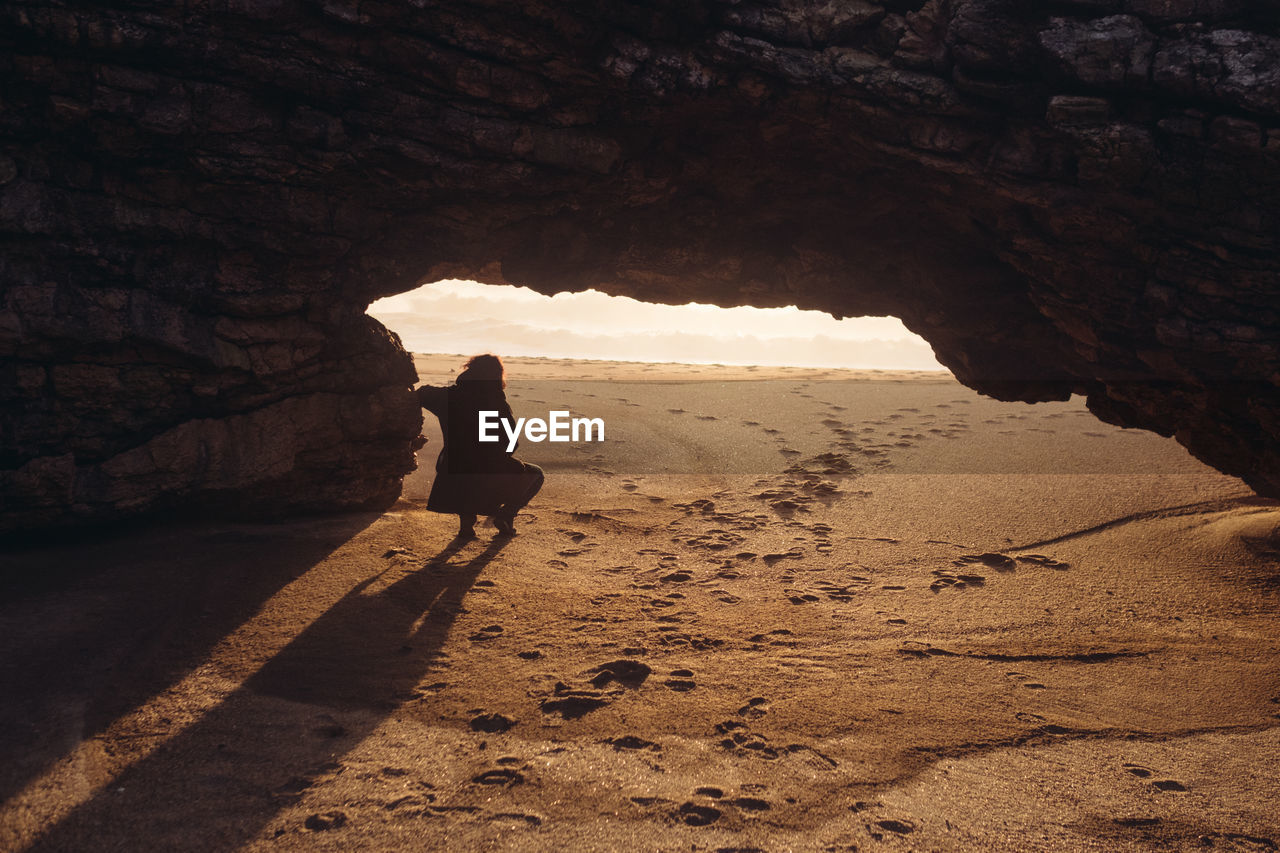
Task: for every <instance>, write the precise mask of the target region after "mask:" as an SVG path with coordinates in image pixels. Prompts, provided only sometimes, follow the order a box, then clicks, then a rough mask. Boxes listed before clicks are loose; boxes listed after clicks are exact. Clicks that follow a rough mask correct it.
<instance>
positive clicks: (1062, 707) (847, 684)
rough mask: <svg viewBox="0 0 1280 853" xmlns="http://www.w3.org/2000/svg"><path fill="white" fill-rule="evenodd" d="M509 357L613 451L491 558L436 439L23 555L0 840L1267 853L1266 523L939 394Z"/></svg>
mask: <svg viewBox="0 0 1280 853" xmlns="http://www.w3.org/2000/svg"><path fill="white" fill-rule="evenodd" d="M456 362H457V359H455V358H453V357H438V356H433V357H419V359H418V367H419V372H420V374H421V375H422V377H423V379H424V380H426V381H436V382H440V381H447V380H448V378H449V377H451V376H452V373H453V371H454V369H455V367H456ZM508 369H509V372H510V375H511V386H510V388H509V395H510V397H511V400H512V405H513V407H514V409H515V411H516V413H517V414H518V415H539V416H540V415H542V414H543V413H544V412H545V411H547V410H548V409H549V408H568V409H571V410H572V411H574V412H575V414H586V415H591V416H600V417H603V418H605V420H606V422H607V423H608V424H609V429H610V432H609V434H608V437H607V438H608V440H607V441H606V442H604V443H603V444H600V445H552V444H545V443H544V444H531V443H526V444H525V445H523V446H522V448H521V451H520V455H521V456H522V457H523V458H526V459H528V460H530V461H534V462H537V463H538V464H540V465H543V466H544V467H545V468H546V469H547V470H548V480H547V485H546V488H545V489H544V491H543V492H542V493H541V494H540V495H539V496H538V497H537V498H536V499H535V501H534V502H533V504H531V505H530V507H529V508H528V511H527V512H526V513H524V514H523V515H522V516H521V517H520V519H519V520H518V525H519V528H520V531H521V532H520V535H518V536H517V537H515V538H514V539H511V540H502V539H497V540H495V539H492V538H491V537H492V533H493V530H492V528H489V527H486V528H484V530H483V534H482V536H481V538H480V539H479V540H478V541H474V542H470V543H466V544H465V545H459V544H457V543H450V537H451V536H452V533H453V528H454V520H453V519H452V518H451V517H444V516H437V515H434V514H431V513H428V512H426V511H425V510H424V509H423V502H424V500H425V496H426V494H427V491H428V489H429V486H430V466H431V462H432V461H433V459H434V455H435V449H436V448H437V447H438V444H436V443H434V442H433V443H432V444H430V445H428V447H427V448H425V449H424V450H423V451H421V452H420V454H419V456H420V464H421V466H422V468H423V470H421V471H419V472H418V473H416V474H415V475H413V476H412V477H410V478H409V480H408V481H407V483H406V490H405V497H404V499H403V500H402V502H401V504H400V505H399V506H398V507H396V508H395V509H394V510H393V511H391V512H388V513H385V514H381V515H375V514H369V515H362V516H346V517H341V518H336V519H317V520H306V521H298V522H292V523H288V524H279V525H248V524H234V525H232V524H214V523H200V524H195V523H190V524H186V525H182V526H170V527H165V528H162V529H152V530H149V531H145V532H134V533H129V534H124V535H121V536H120V537H117V538H115V539H113V540H110V541H107V542H97V543H94V544H92V545H66V546H61V547H56V548H54V547H45V548H41V549H37V550H29V551H25V552H20V553H13V554H10V555H8V556H7V557H6V561H7V562H8V564H9V566H10V572H11V576H12V577H15V578H21V579H23V583H22V584H21V585H20V586H18V587H15V588H14V594H13V595H12V596H11V597H10V598H9V600H8V601H7V602H6V603H5V605H4V606H3V609H0V636H3V637H4V638H5V639H4V641H3V648H4V657H3V670H2V671H3V679H4V683H3V684H0V689H3V690H4V692H5V695H6V696H9V697H19V698H18V699H16V700H10V701H7V702H6V703H5V705H4V711H3V713H4V717H3V718H0V744H3V747H2V748H3V757H4V761H3V762H0V766H2V767H3V768H4V769H3V770H0V792H2V794H3V796H4V798H5V804H4V806H3V808H2V809H0V848H3V849H6V850H7V849H24V848H26V847H28V846H32V845H33V849H39V850H73V849H74V850H89V849H199V850H238V849H253V850H256V849H262V850H267V849H270V850H329V849H333V850H349V849H387V850H392V849H451V850H464V849H501V850H674V849H699V850H726V851H727V850H769V851H782V850H854V849H860V850H865V849H878V848H880V847H884V848H885V849H911V850H972V849H994V850H1035V849H1062V850H1117V849H1139V850H1169V849H1188V850H1252V849H1259V850H1262V849H1275V846H1276V845H1277V844H1280V785H1278V784H1277V781H1278V780H1277V776H1276V770H1275V768H1276V767H1277V766H1278V765H1280V736H1278V735H1277V733H1276V726H1277V724H1278V720H1280V704H1278V703H1280V629H1278V626H1277V623H1276V619H1275V613H1276V607H1277V604H1278V603H1280V584H1278V583H1277V578H1278V577H1280V566H1278V565H1277V553H1278V549H1280V537H1278V535H1277V528H1278V526H1280V511H1278V510H1277V506H1276V504H1275V502H1271V501H1263V500H1259V499H1257V498H1254V497H1252V496H1251V493H1250V492H1249V491H1248V490H1247V489H1245V488H1244V487H1243V486H1242V485H1241V484H1240V483H1239V482H1238V481H1237V480H1234V479H1232V478H1229V477H1226V476H1223V475H1221V474H1218V473H1216V472H1214V471H1212V470H1210V469H1208V468H1206V467H1204V466H1202V465H1200V464H1199V463H1197V462H1195V461H1194V460H1193V459H1191V458H1190V457H1189V456H1187V454H1186V453H1185V452H1184V451H1183V450H1182V449H1181V448H1180V447H1178V446H1177V445H1176V444H1174V443H1173V442H1172V441H1169V440H1165V439H1160V438H1158V437H1156V436H1153V435H1150V434H1146V433H1137V432H1133V431H1128V430H1120V429H1116V428H1113V427H1109V426H1107V425H1105V424H1101V423H1099V422H1098V421H1096V420H1094V419H1093V418H1092V417H1091V416H1089V415H1088V414H1087V412H1085V411H1084V410H1083V407H1082V406H1080V405H1078V404H1077V403H1076V402H1070V403H1061V404H1044V405H1039V406H1029V405H1023V404H1006V403H998V402H995V401H991V400H986V399H983V398H980V397H978V396H977V395H975V394H974V393H972V392H970V391H968V390H966V389H964V388H963V387H961V386H960V385H958V384H957V383H955V382H954V381H953V380H951V379H950V378H947V377H946V376H945V375H943V374H910V373H872V372H845V371H834V370H798V369H787V368H757V369H752V368H719V369H718V368H712V367H683V366H673V365H661V366H655V365H643V364H626V363H584V362H573V361H560V360H542V359H512V360H510V361H509V362H508ZM428 428H429V432H430V430H431V429H432V428H434V424H428ZM433 438H434V440H435V441H436V442H438V430H436V432H435V433H434V434H433ZM51 573H53V574H55V575H56V576H57V577H56V579H57V580H58V583H52V582H48V583H45V582H42V581H41V578H48V577H50V574H51Z"/></svg>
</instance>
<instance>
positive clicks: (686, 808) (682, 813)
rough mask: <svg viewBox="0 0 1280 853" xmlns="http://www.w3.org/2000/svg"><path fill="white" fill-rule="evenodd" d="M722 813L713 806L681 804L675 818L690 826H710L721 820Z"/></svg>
mask: <svg viewBox="0 0 1280 853" xmlns="http://www.w3.org/2000/svg"><path fill="white" fill-rule="evenodd" d="M721 814H722V812H721V811H720V810H719V809H717V808H714V807H712V806H700V805H698V804H697V803H694V802H687V803H683V804H681V806H680V808H678V809H676V811H675V817H676V819H677V820H682V821H684V822H685V823H687V824H688V825H689V826H708V825H710V824H712V823H715V822H716V821H717V820H719V819H720V816H721Z"/></svg>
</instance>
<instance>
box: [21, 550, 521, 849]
mask: <svg viewBox="0 0 1280 853" xmlns="http://www.w3.org/2000/svg"><path fill="white" fill-rule="evenodd" d="M504 545H505V540H495V541H493V542H492V543H490V544H489V545H488V546H487V547H485V548H484V549H483V550H481V551H479V552H478V553H474V554H473V555H471V556H469V557H467V558H465V559H464V558H461V557H460V554H459V552H460V550H461V548H462V547H463V546H462V543H456V542H455V543H450V545H449V546H447V547H446V548H445V549H443V550H442V551H441V552H440V553H439V554H437V555H436V556H435V557H432V558H431V559H430V560H428V561H427V562H426V564H425V565H424V566H423V567H422V568H420V569H417V570H414V571H411V572H409V573H408V574H406V575H405V576H404V577H403V578H401V579H399V580H396V581H395V582H394V583H392V584H391V585H389V586H386V587H385V588H381V589H377V588H375V586H374V584H375V582H376V581H377V580H378V578H379V577H381V576H380V575H379V576H374V577H371V578H368V579H366V580H364V581H362V582H361V583H359V584H357V585H356V586H355V587H354V588H352V589H351V590H350V591H349V592H347V593H346V595H344V596H343V598H342V599H341V600H340V601H338V602H337V603H336V604H335V605H334V606H333V607H332V608H330V609H329V610H327V611H326V612H325V613H324V614H323V615H322V616H321V617H320V618H319V619H317V620H316V621H315V622H313V623H312V624H311V625H310V626H309V627H307V628H306V629H305V630H304V631H303V632H302V633H300V634H299V635H298V636H297V637H295V638H294V639H293V640H292V641H291V642H290V643H289V644H288V645H287V646H286V647H285V648H283V649H282V650H281V651H280V653H279V654H277V655H276V656H275V657H274V658H272V659H271V660H270V661H269V662H267V663H266V664H265V665H264V666H263V667H262V668H261V669H259V670H258V671H257V672H256V673H255V674H254V675H252V676H251V677H250V678H249V679H248V680H246V681H245V682H244V683H243V684H242V685H241V686H240V687H239V688H238V689H236V690H235V691H234V692H233V693H232V694H231V695H230V696H228V697H227V699H226V700H225V701H224V702H222V703H221V704H220V705H218V706H217V707H216V708H214V709H213V710H211V711H210V712H208V713H207V714H205V715H204V716H203V717H202V718H201V719H200V720H199V722H197V723H195V724H194V725H192V726H191V727H190V728H189V729H187V730H186V731H184V732H182V733H181V734H179V735H178V736H177V737H175V738H173V739H172V740H170V741H168V742H167V743H165V744H164V745H162V746H161V747H159V748H158V749H156V751H154V752H152V753H151V754H150V755H149V756H147V757H146V758H144V759H142V760H141V761H139V762H138V763H137V764H135V765H134V766H132V767H130V768H129V769H128V770H126V771H125V772H124V773H122V774H121V775H120V776H119V777H117V778H116V779H114V780H113V781H112V782H111V784H110V785H108V786H107V787H105V788H103V789H101V790H100V791H98V792H97V793H96V794H95V795H94V796H93V797H92V798H91V799H89V800H88V801H86V802H85V803H83V804H82V805H80V806H79V807H77V808H76V809H75V810H74V811H72V812H71V813H70V814H69V815H67V817H66V818H65V819H63V820H62V821H61V822H59V823H58V824H57V825H55V826H54V827H53V828H51V829H50V830H49V831H48V832H47V833H46V834H45V835H43V836H42V837H41V838H40V839H39V841H38V842H37V843H36V844H35V845H33V846H32V848H31V849H32V850H80V849H117V848H119V849H165V850H188V849H190V850H202V851H230V850H236V849H239V848H240V847H241V846H243V845H244V844H245V843H246V842H248V841H249V840H250V839H252V838H253V837H255V836H256V835H258V834H259V833H260V832H261V831H262V829H263V827H264V826H265V825H266V824H267V823H268V822H269V821H270V820H271V818H272V817H273V816H274V815H275V814H276V813H277V812H278V811H280V810H281V809H282V808H284V807H286V806H288V805H290V804H291V803H293V802H295V801H296V800H297V799H298V798H300V797H301V796H303V795H304V793H305V791H306V789H307V788H308V787H309V786H310V785H311V784H313V783H314V782H316V781H317V780H318V779H319V778H321V777H325V776H327V775H330V774H332V773H333V772H335V770H336V769H338V768H339V767H340V765H339V762H340V761H341V759H342V757H343V756H344V755H346V754H347V753H348V752H350V751H351V750H352V749H354V748H356V747H357V746H358V745H359V744H360V742H361V741H362V740H363V739H364V738H365V737H366V736H368V735H369V734H370V733H372V732H373V731H374V730H375V729H376V728H377V727H378V726H379V725H380V724H381V723H382V721H383V720H384V719H385V718H386V717H387V716H388V715H389V714H390V713H391V712H392V711H394V710H395V709H396V708H397V707H399V706H400V705H401V704H403V703H404V702H405V701H407V700H409V699H411V698H412V696H413V690H414V688H415V687H416V686H417V685H418V684H419V682H420V681H421V680H422V677H423V676H424V675H425V674H426V673H427V671H428V670H429V669H430V668H431V665H432V662H433V661H434V660H435V659H436V658H437V656H438V654H439V651H440V648H441V646H442V645H443V644H444V642H445V640H446V638H447V637H448V634H449V630H450V628H451V626H452V624H453V622H454V620H455V618H456V616H457V613H458V611H459V609H460V606H461V603H462V600H463V597H464V596H465V595H466V593H467V591H468V590H469V589H470V588H471V586H472V584H473V583H474V582H475V580H476V579H477V578H478V576H479V575H480V573H481V572H482V571H483V570H484V568H485V566H487V565H488V564H489V562H490V561H491V560H492V559H493V558H494V557H495V556H497V554H498V552H499V551H501V550H502V548H503V547H504ZM473 547H474V546H473ZM371 590H373V591H371ZM282 831H283V830H280V829H278V830H277V833H279V832H282Z"/></svg>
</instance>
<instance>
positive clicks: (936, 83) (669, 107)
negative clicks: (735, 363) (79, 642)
mask: <svg viewBox="0 0 1280 853" xmlns="http://www.w3.org/2000/svg"><path fill="white" fill-rule="evenodd" d="M1278 32H1280V14H1278V13H1277V12H1276V11H1275V7H1274V6H1273V5H1272V4H1269V3H1264V2H1261V0H1074V1H1073V0H1061V2H1043V3H1025V2H1016V0H928V2H921V0H892V1H891V2H883V3H873V2H864V0H844V2H836V0H766V2H749V0H719V2H716V0H701V2H699V1H698V0H635V2H626V0H596V2H590V0H562V2H539V0H526V1H525V2H521V3H510V2H498V1H497V0H491V1H490V2H486V0H472V2H465V1H464V0H439V2H429V3H428V2H422V0H416V2H402V0H394V2H393V0H360V2H357V0H186V2H183V3H171V2H152V0H112V1H111V2H92V3H90V2H79V0H62V2H57V0H3V2H0V75H2V78H0V79H2V80H3V88H2V89H0V99H2V100H0V247H2V251H0V287H2V288H3V293H2V295H0V402H2V404H3V410H2V414H0V501H2V502H3V506H2V510H3V512H2V515H3V522H0V530H8V531H13V530H18V529H33V528H40V527H47V526H62V525H66V524H69V523H79V522H93V521H109V520H111V519H115V518H119V517H122V516H125V515H130V514H135V513H139V512H143V511H154V510H160V509H165V508H171V507H179V506H187V507H191V506H195V507H200V508H203V509H207V510H224V509H225V510H233V511H238V512H250V513H262V512H268V511H270V512H285V511H301V510H310V509H331V508H341V507H355V506H369V505H385V504H386V503H388V502H389V501H391V500H393V499H394V498H395V496H396V495H397V494H398V490H399V484H400V478H401V476H402V475H403V474H404V473H405V472H406V470H408V469H409V468H410V467H411V465H412V458H411V454H410V452H409V444H408V439H409V438H410V437H411V436H413V435H414V434H416V433H417V431H418V426H419V423H420V421H419V412H418V410H417V408H416V407H415V405H414V402H413V400H412V397H411V396H410V395H409V393H408V390H407V389H408V387H409V385H410V384H411V382H412V381H413V378H414V374H413V370H412V367H411V365H410V363H409V360H408V359H407V358H406V357H405V355H404V354H403V352H402V351H401V350H400V348H399V345H398V343H397V342H396V341H395V339H394V338H393V337H392V336H391V335H389V334H388V333H387V332H386V331H385V330H384V329H382V328H381V327H380V326H379V325H378V324H377V323H375V322H373V321H372V320H370V319H369V318H367V317H366V316H365V315H364V309H365V308H366V306H367V304H368V303H369V301H370V300H372V299H374V298H376V297H378V296H382V295H386V294H390V293H394V292H398V291H403V290H406V289H409V288H411V287H414V286H416V285H418V284H419V283H422V282H424V281H431V280H434V279H437V278H442V277H447V276H457V277H467V278H476V279H479V280H482V281H486V282H491V283H519V284H524V285H528V286H532V287H534V288H537V289H540V290H543V291H545V292H555V291H559V290H563V289H577V288H586V287H596V288H599V289H601V290H605V291H608V292H611V293H616V294H626V295H630V296H635V297H637V298H640V299H645V300H649V301H670V302H687V301H689V300H691V299H697V300H698V301H702V302H715V303H718V304H721V305H741V304H751V305H757V306H773V305H788V304H796V305H800V306H801V307H805V308H816V309H821V310H825V311H830V312H833V313H835V314H838V315H858V314H893V315H897V316H899V317H901V318H902V319H903V320H904V321H905V322H906V324H907V325H908V326H909V327H910V328H912V329H913V330H915V331H916V332H919V333H920V334H922V335H923V336H925V337H926V338H927V339H928V340H929V341H930V342H931V343H932V345H933V346H934V349H935V351H936V352H937V354H938V357H939V358H940V360H941V361H942V362H943V363H945V364H946V365H947V366H948V367H950V368H951V369H952V370H954V371H955V373H956V375H957V376H958V377H959V378H960V379H961V381H963V382H965V383H966V384H968V385H970V386H972V387H974V388H976V389H978V390H980V391H983V392H984V393H987V394H991V395H993V396H996V397H1000V398H1002V399H1011V400H1015V399H1016V400H1029V401H1038V400H1050V399H1063V398H1065V397H1066V396H1067V395H1069V394H1070V393H1072V392H1076V393H1083V394H1087V395H1088V400H1089V406H1090V408H1091V409H1092V410H1093V411H1094V412H1095V413H1097V414H1098V416H1099V417H1101V418H1103V419H1105V420H1108V421H1111V422H1114V423H1120V424H1124V425H1128V426H1137V427H1142V428H1145V429H1151V430H1155V431H1157V432H1160V433H1162V434H1166V435H1175V436H1177V438H1178V440H1179V441H1181V442H1182V443H1183V444H1184V445H1185V446H1186V447H1188V448H1189V449H1190V450H1191V452H1192V453H1194V454H1196V455H1197V456H1198V457H1200V458H1201V459H1203V460H1205V461H1207V462H1209V463H1210V464H1212V465H1214V466H1216V467H1217V468H1219V469H1220V470H1222V471H1225V472H1228V473H1231V474H1235V475H1238V476H1240V477H1242V478H1244V479H1245V480H1246V481H1247V482H1248V483H1249V484H1250V485H1252V486H1253V487H1254V488H1255V489H1256V490H1258V491H1259V492H1260V493H1262V494H1266V495H1271V496H1277V495H1280V358H1278V357H1277V349H1276V345H1277V337H1278V335H1277V333H1278V332H1280V276H1278V275H1277V271H1278V269H1280V255H1278V254H1277V245H1278V241H1280V37H1278V35H1277V33H1278Z"/></svg>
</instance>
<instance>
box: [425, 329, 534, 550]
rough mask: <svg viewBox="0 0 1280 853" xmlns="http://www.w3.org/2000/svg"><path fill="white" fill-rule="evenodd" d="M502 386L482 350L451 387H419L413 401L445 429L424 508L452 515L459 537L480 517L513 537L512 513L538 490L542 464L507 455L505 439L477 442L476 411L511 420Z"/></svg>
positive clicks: (495, 365)
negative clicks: (488, 517)
mask: <svg viewBox="0 0 1280 853" xmlns="http://www.w3.org/2000/svg"><path fill="white" fill-rule="evenodd" d="M506 387H507V379H506V371H505V370H504V369H503V366H502V360H501V359H499V358H498V357H497V356H496V355H488V354H485V355H477V356H472V357H471V358H470V359H468V360H467V363H466V365H465V367H464V368H463V370H462V373H460V374H458V378H457V379H456V380H454V383H453V384H452V385H448V386H437V385H423V386H422V387H421V388H419V389H418V402H419V403H421V404H422V408H424V409H426V410H427V411H429V412H431V413H432V414H434V415H435V416H436V417H437V418H439V419H440V429H441V431H442V432H443V433H444V446H443V447H442V448H441V449H440V456H439V457H438V458H437V459H436V479H435V482H434V483H433V484H432V486H431V496H430V497H429V498H428V499H427V509H429V510H432V511H433V512H443V513H450V514H453V515H457V516H458V538H460V539H470V538H472V537H474V536H475V535H476V533H475V523H476V517H477V516H481V515H488V516H492V517H493V525H494V526H495V527H497V528H498V533H499V534H500V535H503V536H512V535H514V534H515V532H516V527H515V519H516V513H518V512H519V511H520V510H521V509H523V508H524V507H525V505H526V504H528V503H529V501H531V500H533V496H534V495H536V494H537V493H538V490H539V489H541V488H542V481H543V473H542V469H541V468H539V467H538V466H537V465H530V464H529V463H528V462H521V461H520V460H519V459H517V458H516V457H515V456H513V455H511V453H510V452H508V451H507V443H506V442H505V441H496V442H482V441H480V429H479V424H480V412H497V413H498V417H500V418H503V419H505V420H507V421H508V422H509V423H515V416H514V415H512V413H511V406H509V405H508V404H507V395H506V394H505V393H504V392H503V389H504V388H506Z"/></svg>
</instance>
